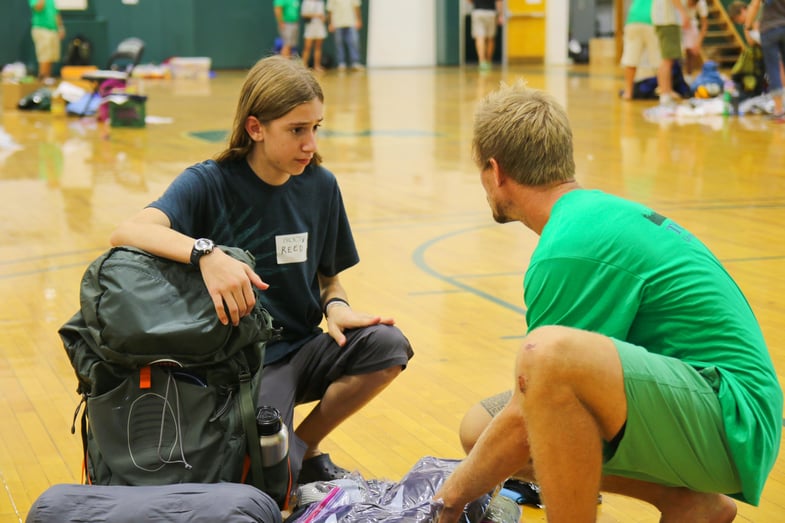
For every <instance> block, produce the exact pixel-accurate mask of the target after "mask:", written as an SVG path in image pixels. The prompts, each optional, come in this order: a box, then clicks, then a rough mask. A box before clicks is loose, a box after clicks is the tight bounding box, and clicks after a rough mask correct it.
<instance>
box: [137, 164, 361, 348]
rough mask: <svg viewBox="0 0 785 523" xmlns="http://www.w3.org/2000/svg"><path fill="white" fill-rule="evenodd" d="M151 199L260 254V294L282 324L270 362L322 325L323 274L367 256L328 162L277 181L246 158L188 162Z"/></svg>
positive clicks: (196, 226) (189, 224) (174, 219)
mask: <svg viewBox="0 0 785 523" xmlns="http://www.w3.org/2000/svg"><path fill="white" fill-rule="evenodd" d="M150 207H154V208H156V209H159V210H160V211H162V212H163V213H164V214H166V215H167V216H168V217H169V221H170V222H171V226H172V229H174V230H177V231H179V232H182V233H184V234H187V235H188V236H191V237H193V238H210V239H211V240H213V241H214V242H215V243H216V245H227V246H234V247H240V248H242V249H244V250H246V251H248V252H250V253H251V254H253V256H254V257H255V258H256V273H257V274H259V276H260V277H261V278H262V280H263V281H264V282H266V283H268V284H269V285H270V288H269V289H267V290H266V291H260V292H259V293H258V294H259V295H260V298H261V302H262V304H263V305H264V307H265V308H266V309H267V310H268V311H269V312H270V314H271V315H272V316H273V324H274V326H275V327H277V328H282V340H281V341H278V342H275V343H272V344H268V346H267V352H266V354H265V363H272V362H273V361H276V360H278V359H280V358H282V357H283V356H285V355H286V354H288V353H290V352H292V351H294V350H296V349H297V348H298V347H300V346H301V345H302V344H303V343H305V342H306V341H307V340H308V339H310V338H311V337H313V336H314V335H316V334H318V333H319V332H321V329H320V328H319V324H320V323H321V320H322V307H321V299H320V293H319V280H318V276H317V274H319V273H321V274H323V275H325V276H335V275H336V274H338V273H340V272H341V271H343V270H344V269H347V268H348V267H351V266H353V265H355V264H357V263H358V262H359V260H360V258H359V256H358V254H357V249H356V247H355V244H354V238H353V236H352V231H351V227H350V225H349V220H348V218H347V216H346V210H345V209H344V206H343V199H342V197H341V191H340V188H339V187H338V181H337V180H336V179H335V176H334V175H333V174H332V173H331V172H330V171H328V170H327V169H324V168H323V167H319V166H308V167H307V168H306V169H305V171H304V172H303V173H302V174H301V175H299V176H292V177H291V178H290V179H289V180H288V181H287V182H286V183H285V184H283V185H280V186H273V185H269V184H267V183H265V182H264V181H263V180H261V179H260V178H259V177H258V176H256V174H255V173H254V172H253V170H252V169H251V168H250V166H249V165H248V163H247V162H246V161H245V160H243V161H240V162H227V163H221V164H218V163H216V162H215V161H212V160H208V161H205V162H202V163H199V164H196V165H192V166H191V167H189V168H187V169H186V170H185V171H184V172H183V173H182V174H180V175H179V176H178V177H177V178H176V179H175V180H174V181H173V182H172V184H171V185H170V186H169V188H168V189H167V190H166V192H164V194H163V196H161V197H160V198H159V199H158V200H156V201H155V202H153V203H152V204H150Z"/></svg>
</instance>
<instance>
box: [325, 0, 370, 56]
mask: <svg viewBox="0 0 785 523" xmlns="http://www.w3.org/2000/svg"><path fill="white" fill-rule="evenodd" d="M360 6H361V2H360V0H327V21H328V25H327V27H328V30H329V31H330V32H331V33H333V36H334V38H335V60H336V62H338V70H339V71H345V70H346V63H347V62H346V51H348V53H349V64H351V67H352V69H354V70H355V71H362V70H363V69H365V67H363V64H362V63H360V34H359V31H360V29H362V26H363V17H362V11H361V10H360Z"/></svg>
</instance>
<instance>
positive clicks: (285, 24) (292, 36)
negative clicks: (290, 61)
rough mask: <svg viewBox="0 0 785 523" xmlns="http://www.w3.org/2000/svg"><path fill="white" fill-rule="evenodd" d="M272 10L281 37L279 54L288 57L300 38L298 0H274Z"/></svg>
mask: <svg viewBox="0 0 785 523" xmlns="http://www.w3.org/2000/svg"><path fill="white" fill-rule="evenodd" d="M273 11H274V12H275V20H276V21H277V22H278V35H279V36H280V37H281V55H282V56H286V57H289V56H291V55H292V49H294V48H296V47H297V41H298V40H299V39H300V0H274V2H273Z"/></svg>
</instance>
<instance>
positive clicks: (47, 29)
mask: <svg viewBox="0 0 785 523" xmlns="http://www.w3.org/2000/svg"><path fill="white" fill-rule="evenodd" d="M30 9H31V11H32V18H31V25H32V30H31V34H32V37H33V44H34V45H35V57H36V60H37V61H38V78H39V79H40V80H42V81H43V82H44V83H52V82H53V78H52V65H53V64H54V63H56V62H59V61H60V55H61V51H60V42H61V41H62V39H63V38H65V26H64V25H63V19H62V17H61V16H60V12H59V11H58V10H57V6H56V5H55V0H30Z"/></svg>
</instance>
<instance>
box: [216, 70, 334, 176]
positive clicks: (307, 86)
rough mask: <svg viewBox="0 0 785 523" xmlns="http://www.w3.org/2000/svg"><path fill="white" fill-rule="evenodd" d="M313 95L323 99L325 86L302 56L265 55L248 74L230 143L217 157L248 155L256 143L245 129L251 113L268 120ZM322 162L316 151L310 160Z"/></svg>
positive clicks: (282, 114) (265, 120) (238, 158)
mask: <svg viewBox="0 0 785 523" xmlns="http://www.w3.org/2000/svg"><path fill="white" fill-rule="evenodd" d="M314 99H318V100H319V101H320V102H324V93H323V92H322V87H321V86H320V85H319V82H318V81H317V80H316V78H314V76H313V74H311V72H310V71H309V70H308V69H307V68H306V67H305V66H304V65H303V63H302V62H301V61H300V60H294V59H289V58H285V57H282V56H280V55H274V56H268V57H267V58H262V59H261V60H259V61H258V62H256V64H255V65H254V66H253V67H252V68H251V70H250V71H248V75H247V76H246V77H245V82H244V83H243V87H242V90H241V91H240V99H239V100H238V102H237V111H236V112H235V115H234V126H233V130H232V135H231V137H230V138H229V145H228V146H227V148H226V149H225V150H224V151H223V152H221V153H220V154H218V155H217V156H216V158H215V160H216V161H218V162H227V161H238V160H241V159H243V158H245V157H246V156H248V154H249V153H250V152H251V149H252V148H253V144H254V142H253V140H251V137H250V136H248V133H247V132H246V130H245V121H246V119H247V118H248V117H249V116H255V117H256V118H258V119H259V122H261V123H262V124H267V123H269V122H271V121H273V120H276V119H278V118H281V117H282V116H285V115H286V114H287V113H289V111H291V110H292V109H294V108H295V107H297V106H298V105H300V104H304V103H307V102H310V101H311V100H314ZM319 163H321V157H320V156H319V154H318V153H316V154H314V155H313V160H312V161H311V164H315V165H318V164H319Z"/></svg>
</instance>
